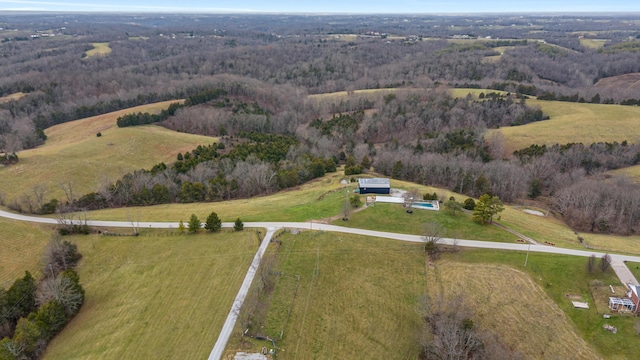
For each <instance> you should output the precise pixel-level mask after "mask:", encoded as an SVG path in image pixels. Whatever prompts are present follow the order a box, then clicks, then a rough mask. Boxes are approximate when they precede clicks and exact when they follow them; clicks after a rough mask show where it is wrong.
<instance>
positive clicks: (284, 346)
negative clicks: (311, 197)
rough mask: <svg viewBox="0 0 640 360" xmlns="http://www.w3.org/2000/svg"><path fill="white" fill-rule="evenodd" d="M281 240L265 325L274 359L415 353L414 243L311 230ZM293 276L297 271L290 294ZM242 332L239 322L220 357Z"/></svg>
mask: <svg viewBox="0 0 640 360" xmlns="http://www.w3.org/2000/svg"><path fill="white" fill-rule="evenodd" d="M280 240H281V241H282V245H281V247H282V248H281V250H280V252H279V265H278V266H277V270H278V271H282V272H283V275H282V276H280V277H279V279H278V282H277V285H276V288H275V290H274V293H273V297H272V302H271V307H270V311H269V314H268V317H267V322H266V325H265V327H264V330H263V331H264V334H265V335H269V336H271V337H275V338H276V342H277V345H278V359H357V358H369V359H374V358H375V359H411V358H415V357H416V355H417V352H418V351H419V348H418V343H417V342H416V338H415V335H416V334H417V333H418V332H419V331H420V329H421V326H422V325H421V322H420V313H419V311H420V302H421V299H422V298H423V295H424V293H425V283H424V279H425V266H424V258H423V256H422V251H421V249H420V247H419V246H416V245H415V244H405V243H401V242H389V241H385V240H382V239H375V238H366V237H361V236H355V235H346V234H340V235H339V236H336V235H335V234H331V233H312V235H311V236H309V232H303V233H300V234H298V235H291V234H285V235H284V236H282V237H281V238H280ZM294 275H299V276H300V283H299V286H298V292H297V296H296V297H295V299H294V298H293V291H292V289H294V288H295V282H296V277H295V276H294ZM291 305H292V307H291V314H290V317H289V319H288V321H287V317H286V313H287V309H289V307H290V306H291ZM240 331H241V330H240V327H239V326H237V327H236V330H235V333H236V335H233V336H232V338H231V341H230V345H229V346H228V350H227V354H226V355H225V357H224V358H225V359H230V358H232V354H233V353H234V352H235V351H232V350H236V349H242V348H243V346H242V344H241V342H240V340H239V339H240V336H239V333H240ZM281 332H283V338H282V339H281V340H280V339H279V338H280V333H281ZM266 345H267V344H265V346H266ZM270 347H271V346H270ZM229 349H232V350H229ZM258 349H259V348H258Z"/></svg>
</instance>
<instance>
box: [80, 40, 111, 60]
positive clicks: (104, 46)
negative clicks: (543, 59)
mask: <svg viewBox="0 0 640 360" xmlns="http://www.w3.org/2000/svg"><path fill="white" fill-rule="evenodd" d="M91 45H93V49H91V50H89V51H87V52H85V54H86V57H87V58H90V57H92V56H105V55H109V54H111V50H112V49H111V47H110V46H109V43H92V44H91Z"/></svg>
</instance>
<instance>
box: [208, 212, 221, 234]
mask: <svg viewBox="0 0 640 360" xmlns="http://www.w3.org/2000/svg"><path fill="white" fill-rule="evenodd" d="M204 228H205V229H207V230H208V231H209V232H218V231H220V229H221V228H222V221H221V220H220V218H219V217H218V214H216V213H215V212H213V211H212V212H211V214H209V216H207V221H206V222H205V223H204Z"/></svg>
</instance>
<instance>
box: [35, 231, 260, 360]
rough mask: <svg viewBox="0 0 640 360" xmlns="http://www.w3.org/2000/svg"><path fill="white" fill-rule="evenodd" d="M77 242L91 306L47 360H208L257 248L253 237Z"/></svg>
mask: <svg viewBox="0 0 640 360" xmlns="http://www.w3.org/2000/svg"><path fill="white" fill-rule="evenodd" d="M143 235H150V236H139V237H110V236H109V237H106V236H99V235H90V236H80V237H74V238H73V241H74V242H75V243H77V244H78V246H79V251H80V252H81V253H82V254H83V260H82V262H81V264H80V269H79V275H80V282H81V283H82V285H83V286H84V288H85V291H86V300H85V303H84V305H83V306H82V308H81V309H80V312H79V313H78V315H77V316H76V317H75V318H74V319H73V320H72V321H71V322H70V323H69V324H68V325H67V326H66V327H65V329H64V330H63V331H62V333H60V334H59V335H58V336H56V337H55V338H54V339H53V341H52V342H51V343H50V345H49V346H48V348H47V351H46V353H45V356H44V359H205V358H206V357H207V356H208V355H209V353H210V352H211V349H212V348H213V345H214V344H215V342H216V339H217V338H218V334H219V332H220V329H221V328H222V324H223V323H224V320H225V319H226V316H227V314H228V313H229V310H230V309H231V305H232V303H233V299H234V298H235V295H236V293H237V291H238V289H239V288H240V284H241V283H242V281H243V279H244V276H245V274H246V272H247V270H248V268H249V264H250V263H251V259H252V258H253V256H254V255H255V252H256V250H257V247H258V240H257V238H256V233H255V232H254V231H248V230H247V231H243V232H237V233H230V232H223V233H219V234H208V233H204V232H203V233H200V234H197V235H168V234H167V233H164V232H156V231H154V232H145V233H143Z"/></svg>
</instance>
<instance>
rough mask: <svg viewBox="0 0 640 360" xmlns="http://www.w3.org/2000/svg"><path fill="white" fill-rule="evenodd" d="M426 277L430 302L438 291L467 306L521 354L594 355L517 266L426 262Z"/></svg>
mask: <svg viewBox="0 0 640 360" xmlns="http://www.w3.org/2000/svg"><path fill="white" fill-rule="evenodd" d="M427 282H428V284H429V285H430V286H429V289H430V298H431V299H433V300H432V301H433V302H434V306H437V305H436V304H437V303H438V302H439V300H438V299H440V298H441V297H442V299H443V301H444V302H445V303H449V304H450V306H454V307H458V306H465V307H467V308H471V309H473V310H472V312H473V320H474V326H479V327H480V328H482V329H484V331H483V332H487V331H489V332H491V333H494V334H498V335H499V338H500V342H501V343H503V344H504V345H506V346H507V348H510V349H514V350H517V351H518V352H520V353H521V354H523V355H524V357H525V358H531V359H549V358H556V359H595V358H597V354H596V352H595V351H594V350H593V349H592V348H591V347H590V346H589V345H588V344H587V343H586V342H585V341H584V340H583V339H582V338H580V336H579V335H577V334H576V331H575V329H574V327H573V325H572V324H571V321H569V319H568V318H567V316H566V315H565V314H564V313H563V312H562V310H561V309H560V308H559V307H558V305H557V304H555V303H554V302H553V301H552V300H551V299H550V298H549V297H548V296H547V294H545V293H544V291H543V290H542V288H541V287H540V286H539V285H538V284H536V283H535V282H533V281H532V280H531V277H529V276H528V275H527V274H525V273H523V272H521V271H519V270H516V269H513V268H511V267H508V266H505V265H495V264H482V266H478V264H468V263H460V262H454V261H442V262H436V266H435V267H432V268H429V271H428V277H427ZM452 304H455V305H452ZM445 306H446V305H445Z"/></svg>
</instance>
